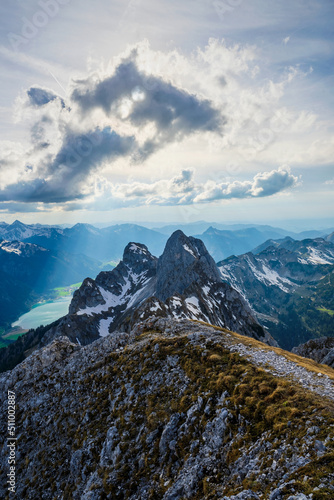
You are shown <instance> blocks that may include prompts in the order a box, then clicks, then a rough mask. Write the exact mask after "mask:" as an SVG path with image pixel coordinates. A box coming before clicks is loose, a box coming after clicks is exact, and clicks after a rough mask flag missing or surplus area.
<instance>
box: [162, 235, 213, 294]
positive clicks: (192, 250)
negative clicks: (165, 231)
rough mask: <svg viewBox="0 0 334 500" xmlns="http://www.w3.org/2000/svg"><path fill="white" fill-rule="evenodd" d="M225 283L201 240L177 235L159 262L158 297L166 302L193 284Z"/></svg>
mask: <svg viewBox="0 0 334 500" xmlns="http://www.w3.org/2000/svg"><path fill="white" fill-rule="evenodd" d="M212 281H214V282H219V283H220V282H221V281H222V279H221V276H220V273H219V271H218V269H217V266H216V264H215V262H214V260H213V258H212V257H211V255H210V254H209V252H208V251H207V249H206V247H205V245H204V243H203V242H202V241H201V240H198V239H197V238H193V237H187V236H186V235H185V234H184V233H183V232H182V231H175V233H173V234H172V236H171V237H170V238H169V240H168V241H167V244H166V247H165V250H164V253H163V254H162V256H161V257H160V259H159V261H158V267H157V291H156V296H157V297H158V298H159V299H161V300H163V301H165V300H166V299H167V298H168V297H171V296H172V295H174V294H175V293H181V294H182V293H183V292H184V290H185V289H187V288H188V287H189V286H190V285H191V284H192V283H198V284H200V283H203V284H206V285H207V284H208V282H212Z"/></svg>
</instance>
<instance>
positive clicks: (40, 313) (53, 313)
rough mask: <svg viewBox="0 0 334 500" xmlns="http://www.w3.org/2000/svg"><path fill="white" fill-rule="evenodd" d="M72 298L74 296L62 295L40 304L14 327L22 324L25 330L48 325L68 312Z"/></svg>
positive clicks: (24, 315) (13, 326) (23, 316)
mask: <svg viewBox="0 0 334 500" xmlns="http://www.w3.org/2000/svg"><path fill="white" fill-rule="evenodd" d="M71 300H72V296H69V297H62V298H61V299H57V300H55V301H53V302H48V303H45V304H41V305H38V306H37V307H34V308H33V309H31V311H29V312H27V313H26V314H23V315H22V316H21V317H20V318H19V319H18V320H17V321H15V323H13V324H12V328H15V327H17V326H20V327H21V328H23V329H24V330H28V329H30V328H37V327H38V326H40V325H44V326H45V325H48V324H49V323H52V322H53V321H56V320H57V319H59V318H61V317H62V316H65V314H67V313H68V307H69V305H70V302H71Z"/></svg>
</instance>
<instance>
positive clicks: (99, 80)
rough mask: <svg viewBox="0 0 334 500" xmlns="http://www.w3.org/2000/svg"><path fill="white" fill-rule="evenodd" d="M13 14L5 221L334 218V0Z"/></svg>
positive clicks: (45, 4) (70, 6)
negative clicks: (333, 0)
mask: <svg viewBox="0 0 334 500" xmlns="http://www.w3.org/2000/svg"><path fill="white" fill-rule="evenodd" d="M0 18H1V20H2V25H1V31H0V65H1V80H0V81H1V93H0V219H1V220H4V221H6V222H12V221H13V220H15V219H20V220H22V221H24V222H28V223H33V222H40V223H45V224H55V223H69V224H71V223H73V224H74V223H76V222H89V223H97V222H110V223H113V222H116V221H117V222H119V221H124V222H127V221H131V222H137V223H141V222H143V221H149V222H158V221H159V222H165V223H169V222H178V221H180V222H182V223H187V222H193V221H196V220H207V221H216V222H224V221H225V222H226V221H229V222H236V221H238V222H257V223H261V222H266V223H271V224H274V223H275V221H280V222H281V221H283V223H284V221H286V222H287V223H288V222H289V221H291V220H294V221H298V220H300V221H303V227H305V225H309V227H313V226H314V225H315V224H321V223H322V224H325V223H327V222H328V224H334V210H333V208H334V196H333V191H334V168H333V158H334V154H333V153H334V135H333V128H334V127H333V125H334V120H333V108H334V94H333V88H334V85H333V84H334V76H333V73H334V64H333V62H334V61H333V58H334V56H333V54H334V50H333V49H334V47H333V45H334V35H333V22H332V20H333V18H334V3H333V2H332V0H328V1H327V0H326V1H325V0H295V1H294V2H291V1H288V0H281V1H279V2H278V1H277V0H276V1H274V0H247V1H246V0H226V1H211V0H210V1H207V0H192V1H189V0H184V1H182V2H180V1H175V0H169V1H168V2H167V1H165V0H154V1H153V0H131V1H130V2H125V1H120V0H111V1H110V0H108V1H107V0H95V1H94V2H93V1H90V2H88V1H82V0H81V1H79V0H37V1H35V0H12V1H11V2H2V3H1V6H0ZM305 221H307V222H306V223H305Z"/></svg>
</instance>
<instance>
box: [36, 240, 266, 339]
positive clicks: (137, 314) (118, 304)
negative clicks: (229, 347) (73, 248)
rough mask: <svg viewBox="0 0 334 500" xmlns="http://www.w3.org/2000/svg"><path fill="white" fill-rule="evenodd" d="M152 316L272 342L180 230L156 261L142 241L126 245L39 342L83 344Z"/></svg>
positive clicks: (204, 251)
mask: <svg viewBox="0 0 334 500" xmlns="http://www.w3.org/2000/svg"><path fill="white" fill-rule="evenodd" d="M152 314H155V315H157V316H160V317H171V318H176V319H185V318H188V319H194V320H201V321H205V322H207V323H210V324H213V325H217V326H221V327H224V328H227V329H229V330H233V331H236V332H239V333H241V334H244V335H249V336H251V337H254V338H256V339H260V340H263V341H265V342H267V343H269V344H273V345H275V341H274V340H273V339H272V337H270V335H269V334H268V333H267V332H266V331H265V330H264V329H263V328H262V327H261V326H260V325H259V324H258V322H257V321H256V320H255V319H254V317H253V315H252V312H251V310H250V308H249V307H248V305H247V304H246V302H245V300H244V299H243V298H242V296H241V295H240V294H239V293H238V292H237V291H236V290H234V289H233V288H232V287H231V286H230V285H228V284H227V283H224V282H223V280H222V277H221V274H220V272H219V270H218V268H217V266H216V264H215V262H214V260H213V259H212V257H211V256H210V255H209V253H208V251H207V249H206V248H205V245H204V243H203V242H202V241H201V240H198V239H196V238H192V237H187V236H186V235H185V234H184V233H183V232H182V231H176V232H175V233H173V234H172V236H171V237H170V238H169V240H168V241H167V244H166V247H165V250H164V252H163V254H162V255H161V257H160V258H159V259H157V258H156V257H154V256H153V255H151V253H150V252H149V250H148V248H147V247H146V246H145V245H143V244H139V243H129V244H128V245H127V246H126V248H125V250H124V255H123V260H122V261H121V262H120V263H119V264H118V266H117V267H116V268H115V269H113V270H112V271H106V272H102V273H100V274H99V275H98V276H97V278H96V279H95V280H93V279H90V278H87V279H86V280H85V281H84V282H83V283H82V286H81V287H80V288H79V289H78V290H77V291H76V292H75V293H74V296H73V300H72V302H71V305H70V308H69V314H68V315H67V316H65V317H64V318H63V319H62V321H61V322H60V323H59V324H57V325H56V326H53V327H52V328H50V330H49V331H48V332H47V333H46V334H45V336H44V338H43V341H42V342H43V345H46V344H47V343H49V342H50V341H52V340H53V339H54V338H56V337H60V336H64V335H65V336H67V337H68V338H69V339H70V340H71V341H72V342H74V343H79V344H82V345H87V344H89V343H90V342H92V341H95V340H97V339H98V338H100V337H104V336H106V335H108V334H109V333H111V332H113V331H115V330H117V329H118V330H123V331H129V330H131V328H132V327H133V325H134V324H135V323H136V322H138V321H139V320H144V319H146V318H148V317H150V316H152Z"/></svg>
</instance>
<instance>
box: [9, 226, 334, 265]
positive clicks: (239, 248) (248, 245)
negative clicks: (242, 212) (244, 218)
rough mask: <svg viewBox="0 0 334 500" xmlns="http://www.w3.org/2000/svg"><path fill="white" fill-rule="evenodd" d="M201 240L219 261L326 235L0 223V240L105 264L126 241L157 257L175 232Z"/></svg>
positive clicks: (206, 228)
mask: <svg viewBox="0 0 334 500" xmlns="http://www.w3.org/2000/svg"><path fill="white" fill-rule="evenodd" d="M178 229H180V230H182V231H183V232H184V233H185V234H187V235H188V236H194V237H195V238H199V239H201V240H202V241H203V242H204V243H205V245H206V247H207V249H208V251H209V253H210V254H211V256H212V257H213V258H214V260H215V261H216V262H217V261H220V260H222V259H224V258H226V257H229V256H231V255H241V254H243V253H246V252H248V251H252V250H253V249H254V248H255V247H258V246H259V245H261V244H263V243H265V242H266V241H267V240H269V239H272V240H278V239H284V238H285V237H290V238H293V239H295V240H302V239H305V238H306V237H307V238H317V237H324V236H328V237H329V238H330V237H331V236H330V235H329V234H330V233H331V232H332V231H333V229H328V231H327V232H326V231H317V230H314V231H304V232H302V233H299V234H297V233H294V232H291V231H288V230H285V229H281V228H277V227H271V226H268V225H258V224H254V225H251V224H248V225H247V224H234V225H226V224H225V225H224V224H220V223H207V222H203V221H199V222H196V223H192V224H179V225H178V226H174V225H169V226H164V227H160V228H159V227H157V228H154V229H148V228H146V227H144V226H140V225H137V224H117V225H112V226H108V227H103V228H98V227H95V226H93V225H91V224H82V223H78V224H75V225H74V226H72V227H61V226H52V225H51V226H47V225H41V224H23V223H22V222H20V221H15V222H14V223H13V224H6V223H0V238H3V239H6V240H9V241H10V240H19V241H24V242H27V243H35V244H37V245H39V246H42V247H45V248H47V249H49V250H58V251H59V250H60V251H64V252H67V253H73V254H77V253H81V254H84V255H86V256H87V257H91V258H94V259H98V260H101V261H103V262H107V261H119V260H120V259H121V258H122V255H123V250H124V248H125V246H126V245H127V244H128V242H129V241H140V242H141V243H143V244H145V245H146V246H147V247H148V248H149V249H150V252H152V254H154V255H157V256H160V255H161V254H162V252H163V249H164V246H165V244H166V241H167V239H168V237H169V236H170V235H171V234H172V233H173V232H175V230H178Z"/></svg>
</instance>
